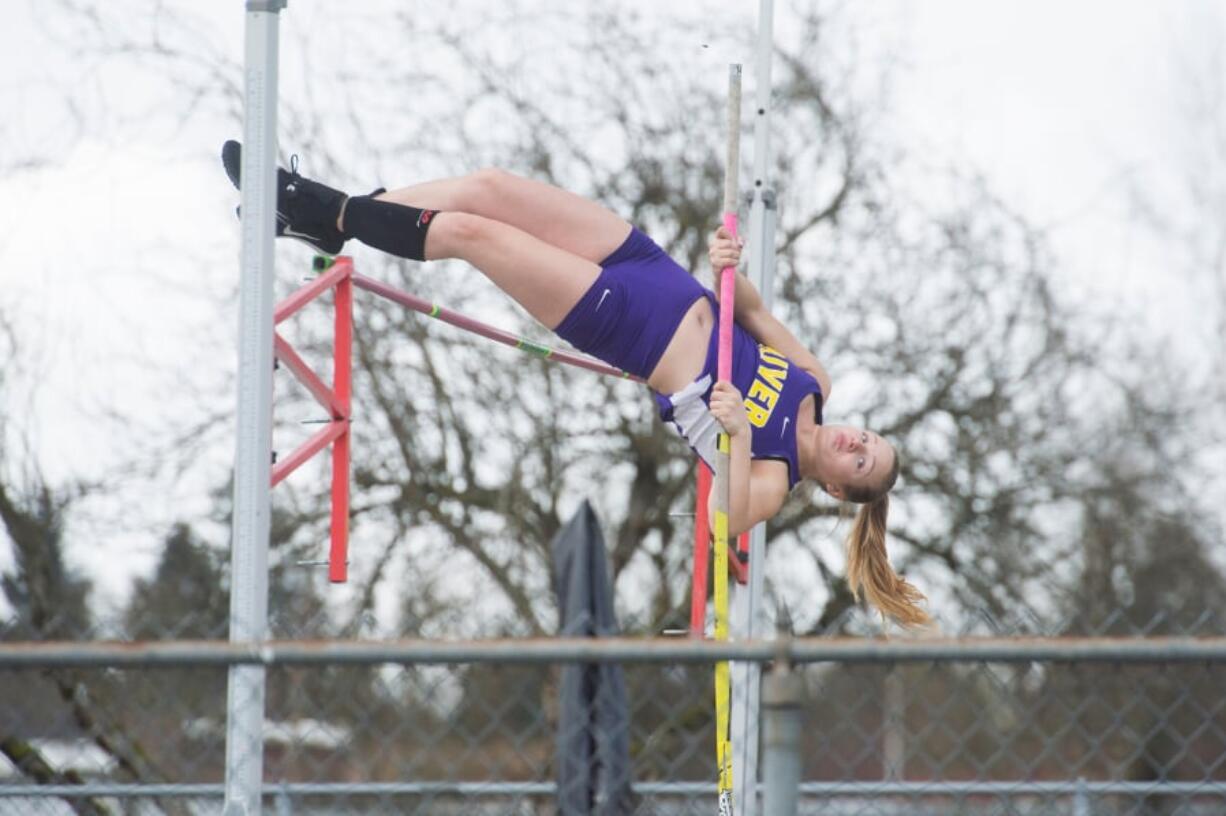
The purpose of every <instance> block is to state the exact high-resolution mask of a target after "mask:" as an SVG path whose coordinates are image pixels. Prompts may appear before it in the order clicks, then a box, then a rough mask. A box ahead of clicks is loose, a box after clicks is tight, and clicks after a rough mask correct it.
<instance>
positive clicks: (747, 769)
mask: <svg viewBox="0 0 1226 816" xmlns="http://www.w3.org/2000/svg"><path fill="white" fill-rule="evenodd" d="M773 49H774V2H773V0H760V3H759V6H758V39H757V47H756V53H755V66H754V82H755V85H756V87H755V89H754V140H753V141H754V143H753V184H752V185H751V186H750V193H749V195H750V205H749V240H748V244H747V245H748V247H749V251H750V254H749V259H748V260H749V279H750V281H751V282H752V283H753V284H754V286H755V287H756V288H757V290H758V292H759V293H761V295H762V303H763V305H764V306H765V307H766V309H767V310H768V311H769V310H771V309H772V308H773V306H774V299H775V222H776V215H777V212H776V209H775V191H774V190H773V189H772V188H771V186H770V180H769V178H768V174H769V168H770V116H771V55H772V53H773ZM746 566H747V568H748V573H749V574H748V576H747V580H746V581H744V582H742V584H743V586H738V587H736V591H735V592H734V593H733V597H732V603H733V614H732V636H733V638H735V639H737V640H756V639H758V638H761V637H764V636H765V634H766V632H765V624H764V623H763V621H762V599H763V595H764V593H765V583H766V525H765V524H758V525H756V526H755V527H754V528H753V530H752V531H751V532H750V533H749V562H748V564H747V565H746ZM761 673H762V667H761V666H760V665H759V664H757V663H743V662H736V663H733V664H732V688H733V698H732V745H733V764H734V765H735V766H736V767H737V768H740V769H742V770H741V771H740V774H741V780H742V781H741V784H740V785H739V786H737V789H736V800H735V806H736V812H737V814H739V816H753V815H754V814H755V813H756V812H757V805H758V801H757V795H756V791H757V781H758V775H757V774H758V723H759V716H758V715H759V709H760V706H759V704H758V703H759V694H760V679H761Z"/></svg>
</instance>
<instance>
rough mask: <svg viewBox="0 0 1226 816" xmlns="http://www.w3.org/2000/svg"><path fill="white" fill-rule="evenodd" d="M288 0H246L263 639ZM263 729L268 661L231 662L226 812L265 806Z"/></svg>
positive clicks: (245, 463)
mask: <svg viewBox="0 0 1226 816" xmlns="http://www.w3.org/2000/svg"><path fill="white" fill-rule="evenodd" d="M284 7H285V0H247V6H246V8H247V11H246V15H247V16H246V53H245V60H246V80H245V84H244V97H243V106H244V107H243V110H244V122H243V140H244V142H245V143H246V149H245V150H244V151H243V165H242V171H241V172H242V177H243V180H244V183H243V185H242V219H243V220H242V283H241V293H240V299H239V363H238V433H237V442H236V446H235V460H234V522H233V538H232V540H231V545H230V547H231V584H230V640H231V641H234V642H245V643H258V642H260V641H263V640H264V639H265V635H266V631H265V630H266V628H267V619H268V527H269V504H270V499H269V489H270V480H271V473H270V471H271V467H272V463H271V461H270V455H269V452H270V451H271V449H272V418H271V413H272V346H273V342H272V311H273V308H272V307H273V295H272V274H273V250H272V242H273V218H274V214H275V211H276V188H275V181H276V164H275V157H276V132H277V57H278V54H277V45H278V40H277V37H278V25H279V22H280V18H279V15H280V11H281V9H283V8H284ZM263 728H264V667H263V666H259V665H247V666H238V665H235V666H231V667H230V669H229V684H228V687H227V696H226V780H225V810H224V811H223V812H224V814H225V816H247V815H248V814H256V813H259V812H260V791H261V789H262V785H263V775H264V731H263Z"/></svg>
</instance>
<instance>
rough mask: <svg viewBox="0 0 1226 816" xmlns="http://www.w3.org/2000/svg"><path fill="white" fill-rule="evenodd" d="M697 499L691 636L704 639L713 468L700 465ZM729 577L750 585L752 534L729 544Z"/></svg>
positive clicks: (742, 534)
mask: <svg viewBox="0 0 1226 816" xmlns="http://www.w3.org/2000/svg"><path fill="white" fill-rule="evenodd" d="M697 471H698V480H697V489H696V491H695V492H696V494H697V500H696V501H695V512H694V582H693V589H692V591H691V593H690V637H692V638H702V637H704V636H705V634H706V624H707V589H708V588H707V573H708V572H710V566H711V523H710V521H709V520H708V518H707V500H708V499H709V498H710V496H711V482H712V479H713V476H712V473H711V469H710V468H708V467H707V466H706V465H705V464H703V463H702V462H701V461H700V462H699V463H698V467H697ZM728 574H729V575H731V576H732V577H733V578H734V579H735V580H736V582H737V583H738V584H747V583H749V533H741V534H740V535H739V536H737V539H736V546H735V547H734V546H733V545H732V544H729V545H728Z"/></svg>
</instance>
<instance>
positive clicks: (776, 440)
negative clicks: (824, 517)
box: [656, 295, 822, 490]
mask: <svg viewBox="0 0 1226 816" xmlns="http://www.w3.org/2000/svg"><path fill="white" fill-rule="evenodd" d="M711 299H712V301H714V295H711ZM712 308H713V309H715V310H716V314H717V319H716V321H715V327H714V328H713V329H712V331H711V341H710V343H709V344H708V346H707V361H706V365H705V366H704V367H703V370H702V374H701V375H699V378H698V380H697V381H695V382H694V383H693V384H692V385H690V386H689V387H687V388H685V389H683V390H682V391H679V392H678V393H676V394H673V395H664V394H657V395H656V402H657V404H658V405H659V408H660V417H661V418H662V419H663V420H664V421H665V422H669V423H671V424H672V425H673V426H674V427H676V429H677V430H678V432H680V434H681V435H682V436H683V437H684V438H685V440H686V441H687V442H689V443H690V447H692V448H693V449H694V452H695V453H697V454H698V456H699V457H700V458H701V459H702V460H703V461H704V462H706V463H707V464H708V465H713V463H714V461H715V438H716V435H717V434H718V433H719V431H720V427H719V423H718V422H716V421H715V418H714V417H713V416H711V413H710V410H709V406H710V403H711V389H712V387H713V386H714V384H715V374H716V371H717V368H716V357H717V354H718V346H719V343H718V337H719V320H718V306H717V304H715V303H714V302H712ZM732 384H733V385H734V386H736V388H737V390H738V391H740V392H741V396H742V397H744V399H745V412H746V415H747V417H748V419H749V428H750V431H751V437H750V439H751V442H750V456H751V457H752V458H754V459H778V460H779V461H781V462H784V463H786V464H787V466H788V489H789V490H790V489H791V488H792V487H795V485H796V483H797V482H799V481H800V479H801V476H800V462H799V457H798V454H797V451H796V415H797V412H798V411H799V409H800V403H801V400H803V399H804V398H805V397H807V396H809V395H810V394H813V395H814V403H813V409H814V417H813V418H814V420H815V421H816V422H817V423H818V424H819V425H820V424H821V422H822V389H821V386H820V385H819V384H818V382H817V380H816V379H815V378H814V377H813V375H812V374H810V373H809V372H807V371H805V370H804V369H803V368H801V367H800V366H798V365H796V364H795V363H793V362H792V361H791V360H789V359H788V358H787V357H784V356H783V355H782V354H780V353H779V352H778V351H775V350H774V349H773V348H771V347H770V346H765V345H761V344H759V343H758V342H757V341H756V340H754V339H753V337H752V336H750V334H749V332H747V331H745V329H743V328H741V326H740V325H739V324H736V323H734V324H733V326H732Z"/></svg>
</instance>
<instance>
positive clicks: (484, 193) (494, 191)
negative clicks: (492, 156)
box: [468, 167, 512, 200]
mask: <svg viewBox="0 0 1226 816" xmlns="http://www.w3.org/2000/svg"><path fill="white" fill-rule="evenodd" d="M511 178H512V176H511V174H510V173H508V172H507V171H506V170H502V169H501V168H498V167H483V168H482V169H480V170H474V171H473V172H472V173H469V174H468V183H469V184H470V185H471V193H472V195H475V196H478V197H480V198H483V199H488V200H496V199H498V198H501V197H502V196H504V195H506V192H507V184H508V182H509V181H510V180H511Z"/></svg>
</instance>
